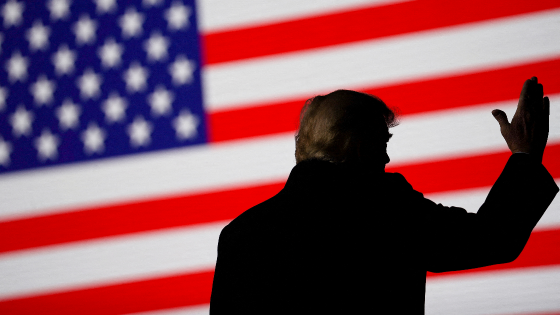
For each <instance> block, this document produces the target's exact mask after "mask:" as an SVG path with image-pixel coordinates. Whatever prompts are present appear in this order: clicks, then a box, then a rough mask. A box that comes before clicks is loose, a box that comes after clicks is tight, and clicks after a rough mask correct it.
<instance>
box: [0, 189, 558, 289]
mask: <svg viewBox="0 0 560 315" xmlns="http://www.w3.org/2000/svg"><path fill="white" fill-rule="evenodd" d="M451 199H453V198H451ZM455 201H456V202H457V204H461V203H463V202H462V200H461V199H460V198H455ZM557 205H558V202H556V207H555V209H553V211H551V212H552V214H553V215H554V217H555V218H554V220H555V221H556V224H558V213H559V212H560V211H559V208H558V207H557ZM226 223H227V222H225V221H224V222H218V223H212V224H204V225H199V226H196V227H188V228H174V229H167V230H162V231H156V232H144V233H137V234H130V235H126V236H116V237H109V238H103V239H97V240H90V241H83V242H78V243H71V244H63V245H55V246H48V247H43V248H36V249H29V250H21V251H17V252H11V253H5V254H1V255H0V300H4V299H9V298H17V297H24V296H31V295H35V294H45V293H55V292H59V291H67V290H79V289H84V288H88V287H95V286H104V285H111V284H117V283H121V282H127V281H139V280H144V279H148V278H157V277H165V276H168V275H173V274H177V273H184V272H194V271H199V270H209V269H213V268H214V264H215V261H216V257H217V256H216V249H217V244H218V236H219V233H220V231H221V229H222V228H223V226H224V225H225V224H226ZM556 227H558V225H556ZM558 276H560V275H558Z"/></svg>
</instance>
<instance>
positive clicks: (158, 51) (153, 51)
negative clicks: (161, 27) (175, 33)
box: [144, 32, 169, 61]
mask: <svg viewBox="0 0 560 315" xmlns="http://www.w3.org/2000/svg"><path fill="white" fill-rule="evenodd" d="M167 48H169V39H167V38H165V37H163V36H161V34H160V33H159V32H153V33H152V35H151V36H150V38H149V39H147V40H146V41H144V50H146V52H147V53H148V60H150V61H160V60H162V59H165V58H166V57H167Z"/></svg>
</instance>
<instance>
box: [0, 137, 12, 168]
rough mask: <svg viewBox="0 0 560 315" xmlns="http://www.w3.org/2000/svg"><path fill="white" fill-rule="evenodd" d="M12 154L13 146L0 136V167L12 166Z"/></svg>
mask: <svg viewBox="0 0 560 315" xmlns="http://www.w3.org/2000/svg"><path fill="white" fill-rule="evenodd" d="M10 153H12V145H11V144H10V143H9V142H6V141H4V138H2V136H0V165H3V166H4V167H8V165H10Z"/></svg>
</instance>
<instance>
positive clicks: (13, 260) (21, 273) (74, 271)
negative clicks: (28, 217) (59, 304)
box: [0, 222, 227, 300]
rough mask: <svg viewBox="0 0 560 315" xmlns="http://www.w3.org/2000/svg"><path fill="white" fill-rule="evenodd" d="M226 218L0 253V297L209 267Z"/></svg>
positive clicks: (139, 278)
mask: <svg viewBox="0 0 560 315" xmlns="http://www.w3.org/2000/svg"><path fill="white" fill-rule="evenodd" d="M225 224H227V222H218V223H213V224H206V225H200V226H197V227H189V228H176V229H167V230H163V231H157V232H146V233H140V234H130V235H126V236H117V237H111V238H104V239H97V240H91V241H84V242H79V243H72V244H64V245H56V246H48V247H44V248H39V249H31V250H22V251H18V252H12V253H7V254H2V255H0V300H2V299H7V298H13V297H17V296H22V295H34V294H40V293H48V292H53V291H59V290H76V289H80V288H85V287H91V286H102V285H110V284H115V283H120V282H126V281H134V280H142V279H145V278H157V277H163V276H167V275H173V274H177V273H183V272H193V271H197V270H201V269H202V270H208V269H213V268H214V264H215V263H216V257H217V253H216V250H217V247H216V245H217V244H218V236H219V234H220V231H221V229H222V228H223V227H224V226H225Z"/></svg>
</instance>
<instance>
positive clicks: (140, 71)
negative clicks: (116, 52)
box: [123, 62, 148, 93]
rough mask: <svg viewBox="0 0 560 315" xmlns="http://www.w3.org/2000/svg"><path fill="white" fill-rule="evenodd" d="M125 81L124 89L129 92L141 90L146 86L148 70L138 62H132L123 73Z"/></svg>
mask: <svg viewBox="0 0 560 315" xmlns="http://www.w3.org/2000/svg"><path fill="white" fill-rule="evenodd" d="M123 78H124V80H125V81H126V89H127V90H128V92H129V93H133V92H138V91H142V90H144V89H145V88H146V80H147V79H148V70H147V69H146V68H142V66H140V64H139V63H138V62H133V63H132V64H131V65H130V67H129V68H128V69H127V70H126V71H125V73H124V74H123Z"/></svg>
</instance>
